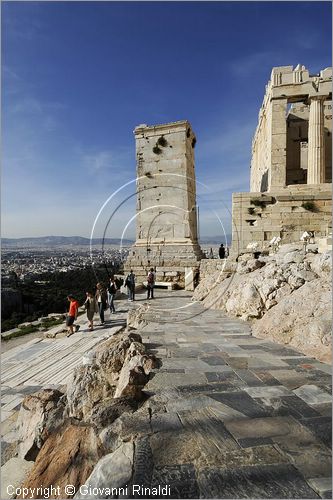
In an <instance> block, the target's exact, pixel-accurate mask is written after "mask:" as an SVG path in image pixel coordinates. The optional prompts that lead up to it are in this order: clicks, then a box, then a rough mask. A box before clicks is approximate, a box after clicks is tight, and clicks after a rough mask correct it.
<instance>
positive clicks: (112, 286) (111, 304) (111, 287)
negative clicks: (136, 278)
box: [108, 276, 117, 314]
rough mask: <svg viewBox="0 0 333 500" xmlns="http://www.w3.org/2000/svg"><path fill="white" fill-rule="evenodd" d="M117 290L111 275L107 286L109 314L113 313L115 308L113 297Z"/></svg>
mask: <svg viewBox="0 0 333 500" xmlns="http://www.w3.org/2000/svg"><path fill="white" fill-rule="evenodd" d="M116 292H117V284H116V282H115V279H114V277H113V276H111V278H110V284H109V286H108V302H109V307H110V314H114V313H115V312H116V309H115V307H114V298H115V296H116Z"/></svg>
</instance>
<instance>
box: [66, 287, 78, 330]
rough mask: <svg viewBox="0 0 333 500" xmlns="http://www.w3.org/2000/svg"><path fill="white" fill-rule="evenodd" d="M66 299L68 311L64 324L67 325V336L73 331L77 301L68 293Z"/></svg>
mask: <svg viewBox="0 0 333 500" xmlns="http://www.w3.org/2000/svg"><path fill="white" fill-rule="evenodd" d="M67 299H68V301H69V311H68V316H67V318H66V325H67V327H68V332H67V337H70V336H71V335H73V333H74V321H75V320H76V318H77V312H78V309H79V303H78V301H77V300H75V298H74V297H73V295H68V296H67ZM76 331H77V330H76Z"/></svg>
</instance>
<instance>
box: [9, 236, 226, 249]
mask: <svg viewBox="0 0 333 500" xmlns="http://www.w3.org/2000/svg"><path fill="white" fill-rule="evenodd" d="M227 238H228V243H230V242H231V236H230V235H227ZM1 242H2V246H3V247H4V248H5V247H7V248H8V247H12V248H15V247H60V246H88V245H90V238H84V237H82V236H40V237H36V238H2V240H1ZM102 243H103V239H102V238H93V240H92V244H93V245H102ZM133 243H134V241H133V240H125V239H124V240H123V245H125V246H129V245H133ZM200 243H201V244H202V245H217V244H220V243H225V240H224V237H223V236H222V235H220V236H204V237H201V238H200ZM104 244H105V245H119V244H120V238H105V240H104Z"/></svg>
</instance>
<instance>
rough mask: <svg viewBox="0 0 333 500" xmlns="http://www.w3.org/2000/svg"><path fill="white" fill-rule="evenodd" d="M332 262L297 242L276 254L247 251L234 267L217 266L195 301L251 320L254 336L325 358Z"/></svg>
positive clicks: (326, 353) (327, 344)
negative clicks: (256, 256) (256, 255)
mask: <svg viewBox="0 0 333 500" xmlns="http://www.w3.org/2000/svg"><path fill="white" fill-rule="evenodd" d="M331 265H332V264H331V255H330V254H328V253H327V254H316V253H314V251H312V249H311V251H310V252H308V253H307V254H304V252H303V250H302V249H301V248H300V247H299V246H297V245H283V246H282V247H281V248H280V250H279V252H278V253H276V254H274V255H271V256H263V257H260V258H259V259H254V258H253V254H251V253H249V254H244V255H242V256H240V257H239V258H238V262H234V263H230V265H229V266H228V268H229V269H232V267H233V269H234V272H232V273H230V272H229V273H226V272H224V273H221V272H220V271H217V272H215V273H213V274H211V275H210V276H209V277H206V278H205V279H204V280H203V282H201V283H200V285H199V287H198V289H197V290H196V291H195V293H194V297H193V300H203V303H204V305H205V306H206V307H207V308H213V309H222V310H223V311H225V312H226V313H227V314H228V315H231V316H238V317H240V318H241V319H243V320H245V321H246V320H250V321H252V322H253V333H254V335H257V336H262V337H269V338H271V339H274V340H275V341H276V342H280V343H284V344H290V345H293V346H295V347H297V348H298V349H299V350H300V351H302V352H304V353H305V354H309V355H311V356H315V357H317V358H318V359H320V360H326V361H327V360H329V359H330V354H329V353H330V349H331V335H330V328H331V315H330V306H329V302H330V293H331V286H330V276H331ZM217 273H219V276H218V274H217ZM305 304H306V307H304V305H305ZM325 308H326V310H325Z"/></svg>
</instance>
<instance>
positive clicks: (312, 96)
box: [307, 94, 329, 104]
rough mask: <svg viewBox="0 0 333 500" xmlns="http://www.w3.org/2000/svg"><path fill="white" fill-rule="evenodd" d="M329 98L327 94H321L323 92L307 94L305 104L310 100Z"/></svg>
mask: <svg viewBox="0 0 333 500" xmlns="http://www.w3.org/2000/svg"><path fill="white" fill-rule="evenodd" d="M328 99H329V95H327V94H326V95H323V94H314V95H309V96H308V99H307V104H311V101H323V102H324V101H327V100H328Z"/></svg>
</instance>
